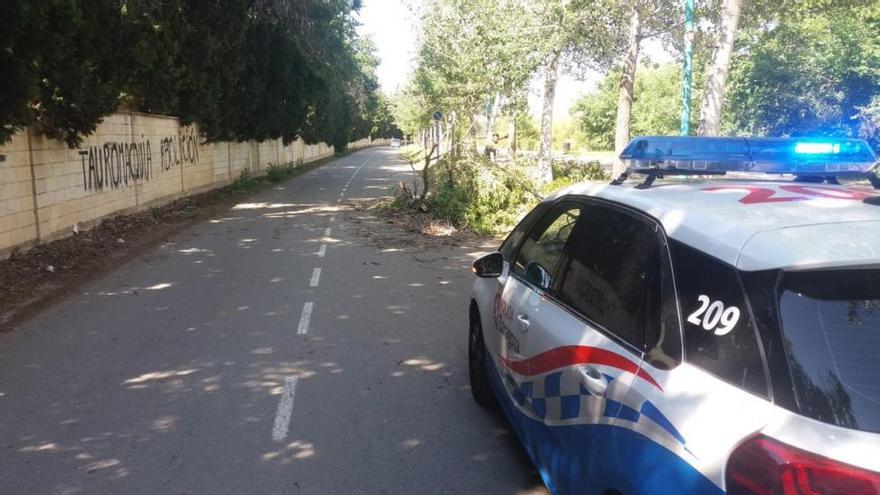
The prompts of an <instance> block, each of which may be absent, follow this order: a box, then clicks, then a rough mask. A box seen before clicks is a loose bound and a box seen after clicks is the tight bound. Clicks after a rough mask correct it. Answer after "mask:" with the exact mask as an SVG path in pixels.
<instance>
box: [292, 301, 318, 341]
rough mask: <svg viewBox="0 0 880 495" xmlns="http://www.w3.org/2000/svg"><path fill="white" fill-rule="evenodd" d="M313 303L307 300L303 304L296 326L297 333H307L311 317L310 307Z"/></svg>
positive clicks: (313, 305) (312, 306)
mask: <svg viewBox="0 0 880 495" xmlns="http://www.w3.org/2000/svg"><path fill="white" fill-rule="evenodd" d="M314 307H315V303H311V302H307V303H305V304H303V312H302V316H300V317H299V326H298V327H297V328H296V334H297V335H305V334H307V333H309V321H310V320H311V319H312V308H314Z"/></svg>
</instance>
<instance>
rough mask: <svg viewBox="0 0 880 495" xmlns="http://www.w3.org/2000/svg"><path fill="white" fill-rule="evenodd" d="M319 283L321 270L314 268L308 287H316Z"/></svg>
mask: <svg viewBox="0 0 880 495" xmlns="http://www.w3.org/2000/svg"><path fill="white" fill-rule="evenodd" d="M319 283H321V269H320V268H315V269H314V270H312V279H311V280H309V287H317V286H318V284H319Z"/></svg>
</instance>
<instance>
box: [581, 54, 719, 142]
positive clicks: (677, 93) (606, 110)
mask: <svg viewBox="0 0 880 495" xmlns="http://www.w3.org/2000/svg"><path fill="white" fill-rule="evenodd" d="M681 70H682V69H681V66H680V65H679V64H666V65H661V66H656V67H655V66H646V67H641V68H640V69H639V75H638V77H637V78H636V81H635V88H634V91H633V93H634V97H633V113H632V123H631V125H630V133H631V134H632V135H633V136H648V135H657V134H659V135H664V134H667V135H674V134H678V130H679V124H680V122H681ZM619 81H620V73H619V72H617V71H612V72H610V73H608V75H606V76H605V77H604V78H603V79H602V80H601V81H600V82H599V85H598V86H597V87H596V89H595V90H594V91H593V92H591V93H588V94H586V95H584V96H583V97H581V99H579V100H578V101H577V102H576V103H575V105H574V106H573V107H572V110H571V114H572V117H573V118H574V119H576V120H577V122H578V123H579V127H580V129H581V130H582V131H583V133H584V136H585V144H586V146H587V147H588V148H589V149H591V150H612V149H614V126H615V118H616V115H617V89H618V84H619ZM701 85H702V79H701V78H699V79H696V80H695V81H694V90H693V92H692V95H693V98H692V102H691V107H692V110H691V127H692V128H694V129H695V128H696V122H697V118H698V116H699V114H700V111H699V95H700V90H699V88H700V86H701Z"/></svg>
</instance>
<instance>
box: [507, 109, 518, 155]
mask: <svg viewBox="0 0 880 495" xmlns="http://www.w3.org/2000/svg"><path fill="white" fill-rule="evenodd" d="M507 152H508V153H509V154H510V158H511V159H513V155H515V154H516V112H515V111H514V112H511V113H510V122H508V123H507Z"/></svg>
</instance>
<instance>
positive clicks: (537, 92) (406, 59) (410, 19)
mask: <svg viewBox="0 0 880 495" xmlns="http://www.w3.org/2000/svg"><path fill="white" fill-rule="evenodd" d="M358 19H359V21H360V23H361V25H360V27H359V28H358V30H359V32H360V33H361V34H362V35H366V36H369V37H371V38H372V39H373V41H374V42H375V44H376V51H377V55H378V57H379V60H380V64H379V69H378V77H379V84H380V85H381V86H382V90H383V91H384V92H385V93H386V94H392V93H394V92H395V91H396V90H397V89H398V88H401V87H402V86H403V85H404V84H405V83H406V80H407V77H408V76H409V73H410V72H411V71H412V68H413V66H414V59H415V54H416V28H417V26H416V19H415V17H414V16H413V14H412V13H411V12H410V10H409V8H408V7H407V6H406V4H405V0H363V6H362V7H361V10H360V13H359V14H358ZM642 52H643V53H645V54H647V55H648V56H649V57H650V59H651V60H652V61H653V62H657V63H665V62H668V61H670V60H671V59H672V57H671V56H670V55H669V54H668V53H666V52H664V51H663V49H662V48H661V47H660V46H659V45H658V44H656V43H654V44H652V43H645V44H644V45H643V47H642ZM600 78H601V74H598V73H595V74H591V75H589V76H588V77H587V79H586V80H583V81H578V80H576V79H574V78H572V77H569V76H567V75H562V76H561V77H560V78H559V81H558V83H557V85H556V98H555V100H554V104H553V114H554V119H555V120H562V119H564V118H565V117H567V116H568V110H569V108H570V107H571V106H572V105H573V104H574V102H575V101H576V100H577V99H578V97H580V96H581V95H582V94H584V93H586V92H588V91H590V90H592V89H593V88H594V87H595V86H596V84H597V83H598V82H599V79H600ZM542 88H543V84H542V81H541V80H540V79H538V80H535V81H533V82H532V84H531V86H530V89H529V111H530V113H531V114H532V115H535V116H539V115H540V113H541V109H540V107H541V95H542V90H543V89H542Z"/></svg>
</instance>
